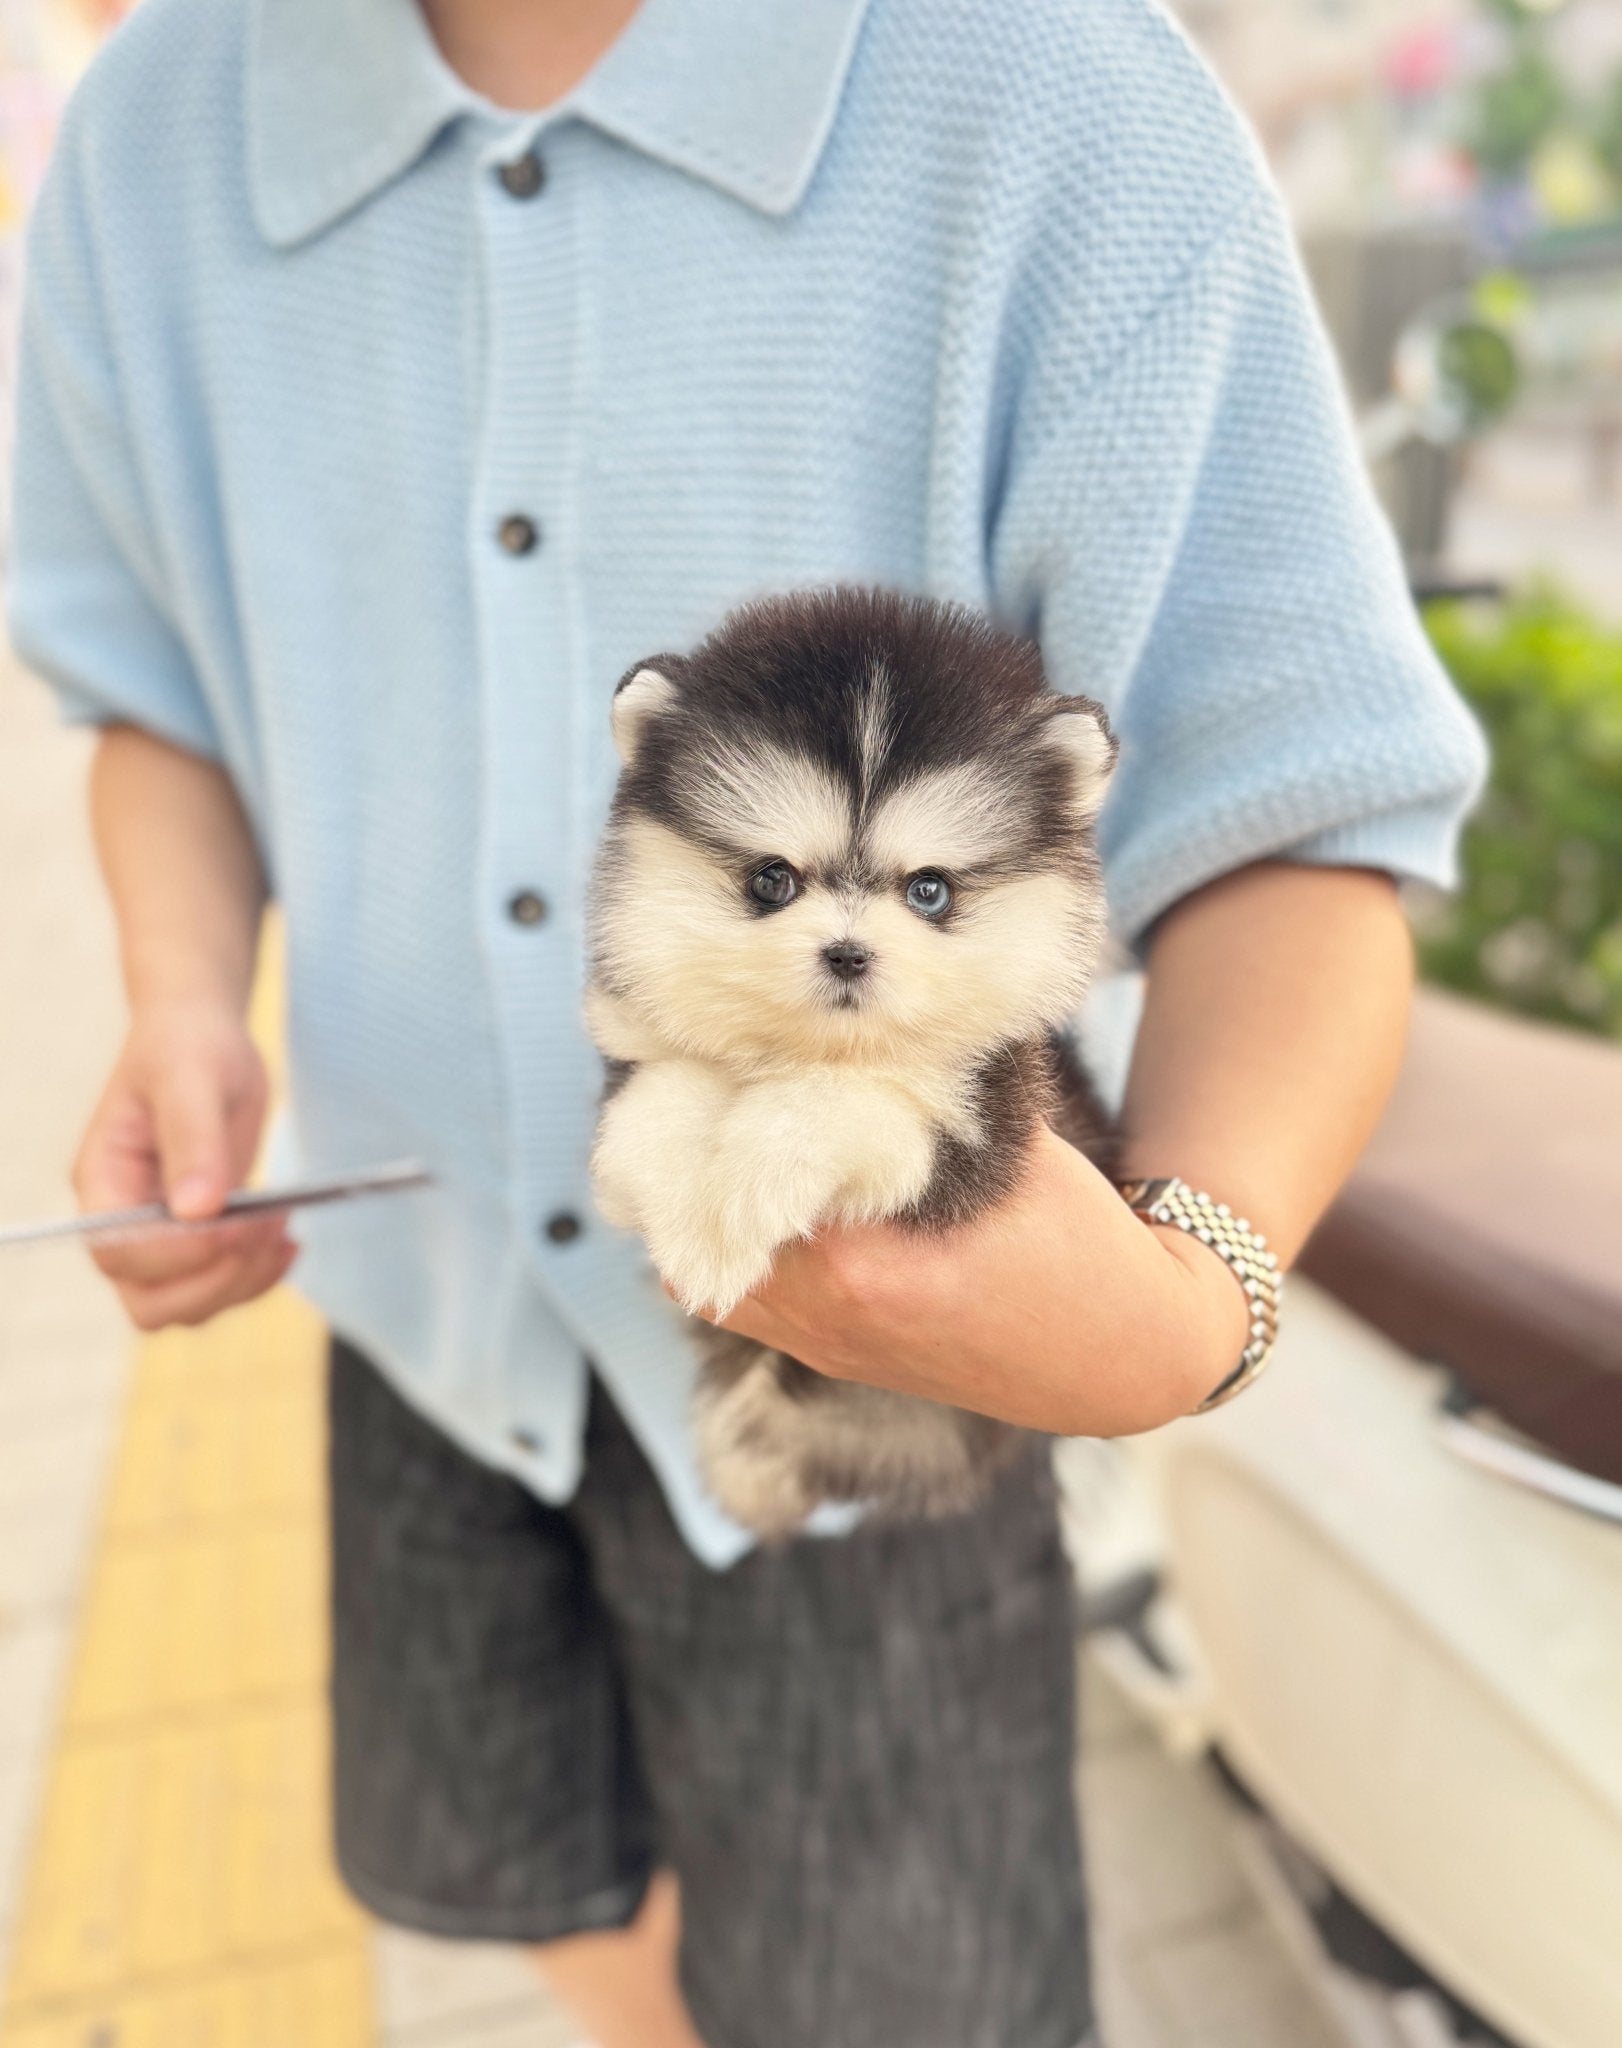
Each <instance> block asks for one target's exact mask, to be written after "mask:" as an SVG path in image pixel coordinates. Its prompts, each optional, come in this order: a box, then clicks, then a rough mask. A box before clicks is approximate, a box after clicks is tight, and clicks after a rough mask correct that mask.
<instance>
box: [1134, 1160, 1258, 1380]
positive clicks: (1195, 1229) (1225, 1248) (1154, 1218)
mask: <svg viewBox="0 0 1622 2048" xmlns="http://www.w3.org/2000/svg"><path fill="white" fill-rule="evenodd" d="M1116 1186H1117V1188H1118V1189H1119V1191H1120V1194H1121V1198H1122V1200H1123V1201H1124V1202H1125V1203H1126V1205H1127V1207H1128V1208H1129V1209H1130V1210H1131V1211H1132V1213H1133V1214H1134V1215H1135V1216H1141V1217H1142V1218H1143V1220H1144V1221H1145V1222H1146V1223H1170V1224H1172V1225H1174V1226H1175V1227H1176V1228H1177V1229H1178V1230H1182V1231H1186V1232H1187V1233H1188V1235H1189V1236H1190V1237H1196V1238H1198V1239H1199V1241H1200V1243H1201V1244H1208V1245H1209V1246H1210V1247H1211V1249H1212V1251H1214V1252H1215V1253H1216V1255H1217V1257H1218V1258H1219V1259H1221V1260H1222V1261H1223V1262H1224V1264H1225V1265H1227V1266H1228V1267H1229V1269H1230V1270H1231V1271H1232V1273H1233V1276H1234V1278H1235V1279H1236V1280H1237V1281H1238V1282H1239V1284H1240V1286H1241V1287H1243V1289H1244V1290H1245V1293H1246V1295H1247V1296H1248V1298H1249V1301H1250V1341H1249V1343H1247V1344H1246V1346H1245V1348H1244V1350H1243V1351H1242V1352H1241V1353H1240V1355H1239V1363H1238V1364H1237V1365H1236V1366H1235V1367H1234V1369H1233V1371H1232V1372H1230V1373H1229V1374H1228V1375H1227V1376H1226V1378H1224V1379H1222V1380H1221V1381H1219V1382H1218V1384H1217V1385H1216V1386H1215V1387H1213V1388H1212V1389H1211V1391H1210V1393H1209V1394H1207V1395H1206V1397H1205V1399H1204V1400H1203V1401H1202V1402H1201V1403H1200V1405H1199V1406H1198V1407H1197V1408H1196V1409H1195V1410H1194V1413H1195V1414H1196V1415H1204V1414H1205V1413H1207V1411H1208V1410H1210V1409H1212V1408H1220V1407H1221V1406H1222V1404H1223V1403H1224V1402H1225V1401H1231V1400H1232V1399H1233V1397H1234V1395H1235V1394H1242V1393H1243V1392H1244V1390H1245V1388H1246V1387H1248V1386H1249V1385H1250V1384H1251V1382H1252V1381H1253V1380H1255V1379H1258V1378H1259V1377H1260V1376H1261V1373H1262V1371H1263V1369H1264V1367H1265V1366H1266V1364H1267V1361H1268V1359H1269V1357H1270V1356H1271V1355H1272V1350H1273V1344H1274V1341H1275V1339H1276V1338H1277V1336H1278V1304H1279V1292H1280V1289H1281V1287H1282V1286H1283V1279H1282V1276H1281V1275H1280V1273H1279V1269H1278V1256H1277V1254H1276V1253H1274V1252H1270V1251H1269V1250H1268V1249H1267V1240H1266V1238H1264V1237H1263V1236H1262V1235H1261V1233H1260V1231H1256V1230H1252V1229H1251V1227H1250V1225H1249V1223H1248V1222H1247V1221H1246V1220H1245V1218H1244V1217H1243V1216H1235V1215H1234V1213H1233V1211H1232V1210H1231V1209H1230V1208H1229V1207H1228V1205H1227V1203H1226V1202H1216V1201H1213V1200H1212V1199H1211V1197H1210V1196H1209V1195H1202V1194H1200V1193H1199V1192H1198V1190H1197V1189H1195V1188H1191V1187H1190V1186H1189V1185H1188V1183H1187V1181H1183V1180H1179V1179H1178V1178H1177V1176H1176V1175H1175V1174H1168V1175H1166V1176H1165V1177H1164V1178H1162V1179H1159V1180H1124V1181H1118V1182H1117V1183H1116Z"/></svg>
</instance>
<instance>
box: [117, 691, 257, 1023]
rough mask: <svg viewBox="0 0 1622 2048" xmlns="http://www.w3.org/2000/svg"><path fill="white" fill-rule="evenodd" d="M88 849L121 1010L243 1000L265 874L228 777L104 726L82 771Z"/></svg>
mask: <svg viewBox="0 0 1622 2048" xmlns="http://www.w3.org/2000/svg"><path fill="white" fill-rule="evenodd" d="M90 812H91V821H92V824H93V826H94V829H95V837H96V850H97V853H98V855H99V857H100V860H101V867H102V873H103V875H104V876H105V878H106V882H107V888H108V893H109V894H110V895H111V897H112V901H113V913H114V918H115V921H116V923H117V926H118V938H119V952H120V956H121V959H122V961H123V968H124V984H125V988H126V990H127V992H128V995H129V1000H130V1007H131V1009H132V1010H133V1011H139V1010H142V1009H144V1008H147V1007H150V1006H151V1005H154V1004H166V1003H193V1002H195V1003H219V1004H223V1005H225V1006H228V1007H229V1008H231V1009H233V1010H237V1011H240V1010H241V1009H242V1008H243V1007H245V1005H246V1003H247V999H248V991H249V988H250V985H251V983H252V979H253V966H254V956H255V952H256V949H257V944H258V935H259V923H260V918H261V916H262V914H263V910H264V903H265V880H264V874H263V871H262V869H261V867H260V863H259V856H258V852H257V850H256V848H255V846H254V840H253V834H252V832H251V830H250V829H249V826H248V821H247V819H246V817H245V816H244V814H243V810H242V806H241V804H240V802H239V801H238V798H237V795H236V791H235V790H234V789H233V787H232V785H231V781H230V778H229V777H228V776H227V775H226V774H225V773H224V771H223V770H222V769H219V768H217V767H215V766H214V765H213V764H212V763H211V762H208V761H203V760H199V759H198V757H197V756H196V755H194V754H188V753H186V752H184V751H183V750H182V749H181V748H179V747H174V746H170V745H169V744H168V743H167V742H166V741H163V740H160V739H155V738H154V737H153V736H152V735H151V734H150V733H146V732H142V731H138V730H137V729H136V728H134V727H133V726H112V727H109V728H108V729H107V731H105V732H104V733H103V734H102V736H101V740H100V743H99V745H98V747H97V750H96V757H95V763H94V766H93V768H92V771H91V779H90Z"/></svg>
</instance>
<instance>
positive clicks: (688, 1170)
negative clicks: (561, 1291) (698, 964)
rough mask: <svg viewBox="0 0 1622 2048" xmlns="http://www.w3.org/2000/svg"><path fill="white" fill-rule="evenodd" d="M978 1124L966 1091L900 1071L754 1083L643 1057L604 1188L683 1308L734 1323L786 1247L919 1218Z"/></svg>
mask: <svg viewBox="0 0 1622 2048" xmlns="http://www.w3.org/2000/svg"><path fill="white" fill-rule="evenodd" d="M594 1021H595V1020H594ZM613 1035H614V1036H615V1037H616V1038H618V1039H619V1042H620V1043H622V1044H623V1043H625V1042H626V1041H625V1038H624V1036H623V1035H622V1034H621V1033H618V1032H616V1033H615V1034H613ZM643 1043H644V1047H646V1045H647V1041H646V1040H644V1041H643ZM966 1119H967V1113H966V1111H965V1109H964V1106H963V1099H962V1091H961V1090H960V1089H957V1088H954V1087H951V1086H949V1085H944V1084H938V1085H937V1086H935V1087H934V1088H929V1087H927V1086H920V1085H919V1084H918V1083H917V1082H915V1081H913V1080H912V1079H911V1078H910V1077H905V1078H904V1077H902V1076H900V1075H897V1074H894V1073H889V1072H884V1071H874V1070H870V1069H867V1068H863V1067H859V1066H854V1065H843V1064H831V1063H829V1064H818V1065H805V1066H790V1067H784V1068H779V1069H776V1070H774V1071H773V1072H772V1073H771V1074H770V1076H767V1077H758V1078H751V1077H747V1076H738V1075H735V1074H731V1073H728V1072H727V1071H725V1070H724V1069H723V1068H721V1067H719V1066H717V1065H713V1064H711V1063H709V1062H706V1061H702V1060H695V1059H687V1058H682V1057H680V1056H679V1055H674V1054H669V1053H666V1054H665V1055H664V1056H662V1057H652V1058H649V1057H646V1056H645V1054H644V1057H643V1058H642V1059H641V1060H640V1062H639V1063H638V1064H637V1066H636V1067H635V1069H634V1071H633V1072H632V1074H631V1075H630V1077H629V1079H627V1080H626V1081H625V1083H624V1084H623V1085H622V1086H621V1087H620V1089H619V1090H618V1092H617V1093H616V1094H615V1095H614V1096H613V1098H612V1100H611V1101H610V1102H609V1103H608V1105H607V1107H606V1109H605V1111H604V1113H603V1118H602V1122H601V1125H600V1127H599V1130H598V1137H597V1145H596V1150H595V1152H594V1154H593V1159H592V1173H593V1180H594V1183H595V1186H596V1190H597V1200H598V1205H599V1207H600V1208H601V1209H602V1212H603V1214H604V1215H605V1216H606V1217H607V1219H608V1220H609V1221H610V1222H611V1223H615V1224H619V1225H622V1226H623V1227H625V1228H628V1229H632V1230H636V1231H638V1232H640V1233H641V1235H642V1237H643V1239H644V1240H645V1242H646V1243H647V1246H648V1249H649V1252H650V1253H651V1254H652V1257H653V1261H654V1264H655V1265H656V1266H657V1267H658V1269H659V1272H660V1274H661V1276H662V1277H663V1279H664V1280H665V1281H666V1282H667V1284H668V1285H669V1286H670V1288H671V1289H672V1291H673V1292H674V1293H675V1295H676V1296H677V1298H678V1300H680V1301H681V1303H682V1305H683V1306H684V1307H685V1308H687V1309H689V1310H693V1311H696V1310H698V1309H701V1308H703V1309H707V1310H708V1311H709V1312H710V1313H711V1314H712V1315H714V1314H723V1315H724V1314H725V1313H726V1312H727V1311H728V1310H730V1309H731V1308H733V1307H734V1306H735V1305H736V1303H737V1302H738V1301H740V1300H741V1299H742V1298H743V1296H744V1295H746V1294H748V1293H750V1292H751V1291H752V1290H753V1289H754V1288H756V1287H758V1286H759V1285H760V1284H761V1283H762V1282H763V1281H764V1280H765V1278H766V1276H767V1274H768V1273H769V1272H770V1270H771V1264H772V1259H773V1256H774V1254H775V1253H776V1251H777V1250H778V1247H779V1246H781V1245H783V1244H787V1243H789V1242H790V1241H791V1240H793V1239H795V1238H801V1237H808V1236H810V1235H811V1233H812V1232H813V1231H814V1230H815V1229H816V1228H817V1227H818V1226H819V1225H820V1224H824V1223H830V1222H846V1223H856V1222H876V1221H879V1220H881V1219H883V1218H885V1217H889V1216H894V1215H896V1214H898V1213H900V1212H901V1211H903V1210H906V1209H908V1208H910V1207H911V1206H912V1205H913V1204H914V1203H916V1202H917V1201H918V1199H919V1197H920V1196H921V1195H922V1194H923V1192H924V1189H925V1188H926V1187H927V1186H928V1184H929V1180H930V1177H931V1174H932V1173H933V1171H934V1166H935V1156H936V1149H937V1146H938V1144H939V1142H940V1138H941V1136H942V1133H943V1132H944V1131H946V1130H954V1131H957V1132H959V1133H961V1134H962V1135H965V1136H967V1135H970V1131H969V1129H968V1127H967V1120H966Z"/></svg>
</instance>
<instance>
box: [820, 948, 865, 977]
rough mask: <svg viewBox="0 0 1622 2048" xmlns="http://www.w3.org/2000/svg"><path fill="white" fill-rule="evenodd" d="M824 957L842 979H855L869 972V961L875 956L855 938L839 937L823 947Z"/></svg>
mask: <svg viewBox="0 0 1622 2048" xmlns="http://www.w3.org/2000/svg"><path fill="white" fill-rule="evenodd" d="M822 957H823V959H824V960H826V961H827V963H828V965H829V966H830V967H831V968H832V969H833V971H834V973H835V974H837V975H838V976H839V979H840V980H841V981H855V980H857V979H858V978H859V977H860V976H862V975H864V974H865V973H866V972H867V963H868V961H869V960H870V959H872V957H873V956H872V954H871V953H869V952H868V950H867V948H866V947H865V946H859V945H858V944H857V943H856V941H855V940H854V939H839V940H836V942H835V943H834V944H833V945H831V946H824V947H823V949H822Z"/></svg>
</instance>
